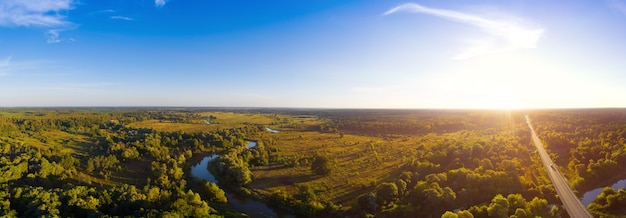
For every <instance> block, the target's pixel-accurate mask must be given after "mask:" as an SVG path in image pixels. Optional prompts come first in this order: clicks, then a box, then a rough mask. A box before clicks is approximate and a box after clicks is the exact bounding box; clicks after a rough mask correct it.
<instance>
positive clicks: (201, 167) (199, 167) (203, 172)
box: [191, 141, 295, 218]
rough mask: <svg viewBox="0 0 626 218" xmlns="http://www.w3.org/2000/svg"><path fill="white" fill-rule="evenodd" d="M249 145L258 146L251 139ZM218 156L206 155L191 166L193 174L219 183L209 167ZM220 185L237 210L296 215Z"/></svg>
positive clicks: (286, 215)
mask: <svg viewBox="0 0 626 218" xmlns="http://www.w3.org/2000/svg"><path fill="white" fill-rule="evenodd" d="M247 146H248V148H253V147H255V146H256V142H254V141H249V142H248V145H247ZM217 157H219V155H217V154H213V155H209V156H206V157H204V158H203V159H202V161H200V163H198V164H196V165H193V166H191V175H193V176H194V177H197V178H201V179H204V180H206V181H209V182H213V183H216V184H218V185H219V183H218V182H217V179H215V176H213V174H211V172H209V170H208V169H207V165H208V164H209V162H210V161H211V160H213V159H215V158H217ZM219 186H220V188H222V189H223V190H224V192H226V198H227V199H228V205H230V206H231V207H232V208H233V209H235V210H236V211H238V212H241V213H245V214H247V215H248V216H250V217H253V218H255V217H259V218H260V217H295V216H294V215H292V214H290V213H289V212H287V211H285V210H281V209H279V208H271V207H269V206H267V205H266V204H265V203H263V202H261V201H257V200H253V199H250V198H247V197H244V196H241V195H239V194H237V193H235V192H233V191H232V190H230V189H229V188H228V187H222V186H221V185H219Z"/></svg>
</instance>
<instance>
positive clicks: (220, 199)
mask: <svg viewBox="0 0 626 218" xmlns="http://www.w3.org/2000/svg"><path fill="white" fill-rule="evenodd" d="M203 186H204V189H205V190H206V191H207V192H208V193H209V200H210V201H212V202H217V203H227V202H228V199H227V198H226V195H225V193H224V190H222V189H221V188H220V187H219V186H217V184H215V183H212V182H204V184H203Z"/></svg>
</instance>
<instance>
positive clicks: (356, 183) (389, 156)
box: [249, 131, 415, 204]
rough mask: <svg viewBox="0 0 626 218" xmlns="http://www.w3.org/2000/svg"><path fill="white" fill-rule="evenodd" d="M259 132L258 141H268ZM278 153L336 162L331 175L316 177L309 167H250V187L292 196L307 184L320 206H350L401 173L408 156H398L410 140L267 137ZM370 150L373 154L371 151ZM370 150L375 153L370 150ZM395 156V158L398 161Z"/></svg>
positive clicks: (302, 135) (295, 135) (304, 134)
mask: <svg viewBox="0 0 626 218" xmlns="http://www.w3.org/2000/svg"><path fill="white" fill-rule="evenodd" d="M267 134H268V133H264V134H263V136H261V137H268V136H267ZM271 137H273V138H275V139H276V140H277V141H278V142H277V146H276V147H278V148H279V151H278V152H277V153H279V154H281V155H283V156H287V157H306V156H309V157H312V156H314V155H315V154H322V155H325V156H328V157H332V158H333V159H334V161H335V163H336V165H335V171H334V173H333V174H332V175H331V176H326V177H322V176H317V175H315V174H313V173H312V172H310V169H309V167H308V166H297V167H285V168H276V167H273V166H272V165H270V166H263V167H257V168H253V169H252V171H253V173H254V177H255V180H254V181H253V182H252V183H251V184H250V185H249V187H250V188H252V189H255V190H257V191H259V192H261V193H264V194H270V193H272V192H273V191H276V190H286V191H288V192H291V193H292V194H296V193H297V190H298V186H299V185H308V186H310V187H312V188H313V189H314V190H316V191H317V193H318V198H319V199H320V200H321V201H322V202H328V201H332V202H335V203H341V204H349V203H351V202H353V201H354V200H356V199H357V197H358V196H359V195H361V194H365V193H367V192H369V191H372V190H373V188H374V187H376V185H377V184H380V183H381V182H385V181H390V180H393V179H394V178H397V176H398V175H399V174H400V173H401V171H400V170H401V167H402V166H403V165H404V164H406V162H407V161H406V160H408V158H409V156H411V154H402V151H403V150H406V147H408V146H415V143H414V142H415V140H383V139H382V138H376V137H369V136H356V135H348V134H345V135H344V137H343V138H340V135H339V134H337V133H319V132H312V131H309V132H297V131H287V132H284V133H283V132H281V133H278V134H274V135H271ZM372 148H373V150H372ZM374 151H375V152H374ZM399 156H400V158H398V157H399Z"/></svg>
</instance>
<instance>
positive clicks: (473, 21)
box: [383, 3, 544, 60]
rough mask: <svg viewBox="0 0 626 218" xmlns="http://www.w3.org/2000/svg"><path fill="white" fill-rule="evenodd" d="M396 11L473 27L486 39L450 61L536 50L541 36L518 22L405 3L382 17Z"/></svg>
mask: <svg viewBox="0 0 626 218" xmlns="http://www.w3.org/2000/svg"><path fill="white" fill-rule="evenodd" d="M398 12H410V13H421V14H428V15H433V16H437V17H441V18H445V19H448V20H452V21H456V22H460V23H465V24H469V25H473V26H476V27H478V28H480V29H482V30H483V31H485V32H486V33H488V34H489V37H488V38H486V39H479V40H468V42H469V44H470V46H469V48H466V49H465V50H464V51H462V52H461V53H459V54H458V55H456V56H455V57H454V59H458V60H461V59H468V58H472V57H475V56H479V55H484V54H489V53H498V52H503V51H510V50H517V49H529V48H536V47H537V42H538V41H539V39H540V38H541V36H542V35H543V33H544V30H543V29H541V28H529V27H526V26H524V25H523V24H522V23H520V22H519V21H518V20H516V21H513V20H505V19H487V18H484V17H481V16H478V15H473V14H467V13H462V12H458V11H454V10H446V9H437V8H429V7H425V6H422V5H419V4H416V3H406V4H403V5H400V6H397V7H395V8H392V9H391V10H388V11H387V12H385V13H384V14H383V15H390V14H394V13H398Z"/></svg>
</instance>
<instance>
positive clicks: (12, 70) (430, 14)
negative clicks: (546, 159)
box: [0, 0, 626, 109]
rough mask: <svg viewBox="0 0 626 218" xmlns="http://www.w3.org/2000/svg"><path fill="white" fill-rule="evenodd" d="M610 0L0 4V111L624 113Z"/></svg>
mask: <svg viewBox="0 0 626 218" xmlns="http://www.w3.org/2000/svg"><path fill="white" fill-rule="evenodd" d="M624 84H626V0H554V1H544V0H472V1H458V0H425V1H413V2H410V1H408V2H407V1H404V0H402V1H396V0H343V1H336V0H299V1H287V0H276V1H273V0H267V1H241V0H227V1H214V0H133V1H128V0H107V1H100V0H27V1H25V0H1V1H0V107H31V106H35V107H39V106H52V107H54V106H81V107H83V106H176V107H178V106H190V107H307V108H429V109H439V108H445V109H447V108H470V109H483V108H486V109H516V108H597V107H602V108H604V107H626V85H624Z"/></svg>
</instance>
